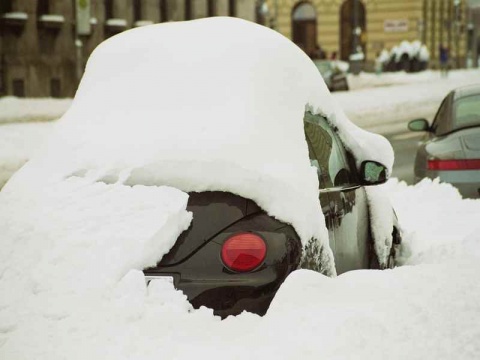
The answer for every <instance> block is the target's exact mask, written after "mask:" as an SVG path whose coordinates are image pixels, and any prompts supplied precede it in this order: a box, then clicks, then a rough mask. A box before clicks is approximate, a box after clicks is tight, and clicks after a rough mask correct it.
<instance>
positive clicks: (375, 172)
mask: <svg viewBox="0 0 480 360" xmlns="http://www.w3.org/2000/svg"><path fill="white" fill-rule="evenodd" d="M360 172H361V174H360V176H361V178H362V185H379V184H383V183H385V182H386V181H387V180H388V169H387V168H386V166H385V165H383V164H381V163H379V162H376V161H372V160H366V161H364V162H363V163H362V166H361V168H360Z"/></svg>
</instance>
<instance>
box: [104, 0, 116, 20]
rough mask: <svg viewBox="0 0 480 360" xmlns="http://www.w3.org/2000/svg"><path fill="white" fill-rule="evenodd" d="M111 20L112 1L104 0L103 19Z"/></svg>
mask: <svg viewBox="0 0 480 360" xmlns="http://www.w3.org/2000/svg"><path fill="white" fill-rule="evenodd" d="M113 18H114V16H113V0H105V19H113Z"/></svg>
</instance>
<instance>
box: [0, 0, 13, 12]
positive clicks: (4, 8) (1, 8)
mask: <svg viewBox="0 0 480 360" xmlns="http://www.w3.org/2000/svg"><path fill="white" fill-rule="evenodd" d="M9 12H12V1H11V0H1V1H0V14H5V13H9Z"/></svg>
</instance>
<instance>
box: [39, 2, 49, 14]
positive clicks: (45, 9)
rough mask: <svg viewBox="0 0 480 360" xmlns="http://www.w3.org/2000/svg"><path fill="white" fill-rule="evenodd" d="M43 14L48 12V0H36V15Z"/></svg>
mask: <svg viewBox="0 0 480 360" xmlns="http://www.w3.org/2000/svg"><path fill="white" fill-rule="evenodd" d="M45 14H50V0H38V3H37V16H38V17H40V16H42V15H45Z"/></svg>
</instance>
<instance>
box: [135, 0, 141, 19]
mask: <svg viewBox="0 0 480 360" xmlns="http://www.w3.org/2000/svg"><path fill="white" fill-rule="evenodd" d="M139 20H142V0H133V21H139Z"/></svg>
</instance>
